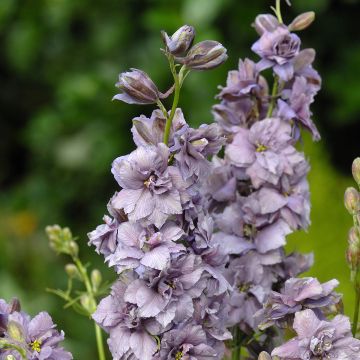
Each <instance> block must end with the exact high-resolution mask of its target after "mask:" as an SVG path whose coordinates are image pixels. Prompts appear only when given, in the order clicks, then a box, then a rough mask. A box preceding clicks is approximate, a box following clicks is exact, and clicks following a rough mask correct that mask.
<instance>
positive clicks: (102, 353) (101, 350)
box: [73, 257, 106, 360]
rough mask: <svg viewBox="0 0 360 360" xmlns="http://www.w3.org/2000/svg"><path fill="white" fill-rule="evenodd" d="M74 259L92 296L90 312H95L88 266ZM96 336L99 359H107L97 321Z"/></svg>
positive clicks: (94, 300)
mask: <svg viewBox="0 0 360 360" xmlns="http://www.w3.org/2000/svg"><path fill="white" fill-rule="evenodd" d="M73 260H74V262H75V264H76V266H77V268H78V270H79V272H80V274H81V277H82V279H83V281H84V284H85V287H86V292H87V293H88V295H89V297H90V301H91V309H90V313H93V312H94V311H95V310H96V299H95V294H94V291H93V287H92V285H91V281H90V279H89V276H88V274H87V271H86V268H85V267H84V265H83V264H82V262H81V261H80V259H79V258H77V257H75V258H74V259H73ZM95 337H96V345H97V349H98V354H99V360H105V359H106V358H105V351H104V342H103V338H102V333H101V328H100V327H99V326H98V325H97V324H96V323H95Z"/></svg>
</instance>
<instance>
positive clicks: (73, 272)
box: [65, 264, 81, 280]
mask: <svg viewBox="0 0 360 360" xmlns="http://www.w3.org/2000/svg"><path fill="white" fill-rule="evenodd" d="M65 271H66V273H67V274H68V276H69V278H71V279H78V280H81V275H80V273H79V270H78V268H77V267H76V265H75V264H67V265H65Z"/></svg>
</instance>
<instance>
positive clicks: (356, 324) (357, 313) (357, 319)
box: [352, 274, 360, 337]
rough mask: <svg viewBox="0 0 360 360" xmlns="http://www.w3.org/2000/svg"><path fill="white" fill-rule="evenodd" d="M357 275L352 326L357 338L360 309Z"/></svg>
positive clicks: (359, 290)
mask: <svg viewBox="0 0 360 360" xmlns="http://www.w3.org/2000/svg"><path fill="white" fill-rule="evenodd" d="M357 275H358V274H356V279H355V311H354V318H353V324H352V333H353V336H354V337H355V336H356V333H357V327H358V323H359V307H360V289H359V285H358V281H357Z"/></svg>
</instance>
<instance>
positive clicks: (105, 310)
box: [89, 26, 231, 360]
mask: <svg viewBox="0 0 360 360" xmlns="http://www.w3.org/2000/svg"><path fill="white" fill-rule="evenodd" d="M193 37H194V30H193V28H192V27H189V26H184V27H182V28H180V29H179V30H178V31H177V32H176V33H175V34H174V35H173V36H171V37H169V36H168V35H167V34H166V33H163V38H164V42H165V45H166V49H165V50H164V51H165V54H166V56H167V57H168V58H169V62H170V67H171V69H172V71H173V75H174V77H175V93H176V92H177V91H178V88H177V86H179V81H180V82H181V81H182V80H183V78H182V76H183V75H182V74H184V72H188V71H190V70H191V69H192V70H205V69H210V68H213V67H214V66H216V65H219V64H220V63H222V62H223V61H224V60H225V59H226V51H225V49H224V48H223V47H222V46H221V45H220V44H219V43H216V42H214V41H204V42H201V43H199V44H196V45H194V46H193V47H191V44H192V41H193ZM175 62H177V63H180V64H184V65H183V67H182V69H181V70H180V71H179V73H176V70H175V67H174V63H175ZM139 76H141V79H140V78H139V80H138V81H135V80H134V83H133V84H132V86H131V88H128V87H127V85H126V81H125V80H124V79H127V78H128V77H129V74H128V73H125V74H121V75H120V79H122V80H121V81H120V83H121V89H122V90H123V93H122V94H121V95H120V97H119V96H117V98H118V99H120V100H123V101H125V102H137V103H148V102H147V101H146V102H145V100H146V99H148V98H149V94H150V93H151V94H152V95H153V99H154V101H153V102H157V103H158V105H159V108H160V109H158V110H154V111H153V113H152V114H151V116H150V117H149V118H148V117H146V116H144V115H142V116H140V117H137V118H135V119H134V120H133V128H132V134H133V139H134V142H135V144H136V146H137V148H136V149H135V150H134V151H133V152H132V153H130V154H129V155H126V156H121V157H118V158H117V159H115V160H114V162H113V164H112V169H111V171H112V174H113V175H114V178H115V180H116V181H117V183H118V184H119V186H120V191H119V192H117V193H116V194H115V195H114V196H113V197H112V199H111V200H110V202H109V205H108V210H109V213H110V215H111V217H110V216H108V215H107V216H105V218H104V220H105V223H104V224H102V225H100V226H99V227H97V229H96V230H94V231H93V232H91V233H90V234H89V239H90V244H93V245H95V246H96V250H97V252H98V253H100V254H102V255H103V256H104V257H105V260H106V261H107V262H108V264H109V266H111V267H114V269H115V270H116V272H117V273H118V274H119V279H118V281H117V282H116V283H115V284H114V285H113V286H112V291H111V294H110V295H109V296H108V297H106V298H105V299H103V300H102V301H101V302H100V304H99V305H98V308H97V311H96V312H95V313H94V315H93V318H94V320H95V321H96V322H97V323H98V324H99V325H100V326H101V327H103V328H104V329H105V330H106V331H107V332H108V333H109V334H110V337H109V340H108V344H109V348H110V350H111V353H112V355H113V358H114V359H126V358H129V357H130V358H136V359H142V360H147V359H153V358H154V359H159V360H160V359H169V358H176V359H178V360H180V359H181V358H183V357H191V358H194V359H195V358H196V359H197V358H199V359H200V358H210V357H211V358H214V359H221V358H222V356H223V353H224V342H223V341H224V340H227V339H230V338H231V334H230V332H229V331H228V330H227V329H226V322H225V320H226V316H227V314H226V311H227V308H224V307H223V306H222V305H223V304H224V303H225V302H226V301H225V298H226V297H227V296H228V290H229V289H230V285H229V283H228V281H227V280H226V279H225V276H224V266H225V258H226V254H223V252H222V249H221V248H220V244H219V243H218V242H217V241H216V239H215V238H214V237H213V236H212V231H213V226H214V224H213V220H212V218H211V217H210V216H209V214H208V213H207V211H206V207H205V206H204V201H203V199H202V197H201V191H200V190H201V188H202V186H203V184H204V183H205V180H206V178H207V174H208V173H209V171H210V169H211V162H210V161H209V160H208V158H209V157H211V156H213V155H215V154H217V153H218V152H219V150H220V149H221V148H222V146H223V145H224V143H225V137H224V136H223V134H222V132H221V129H220V127H219V126H218V125H217V124H211V125H202V126H201V127H200V128H198V129H194V128H191V127H190V126H189V125H188V124H187V122H186V121H185V119H184V116H183V113H182V111H181V109H180V108H176V105H175V106H174V107H173V110H172V111H170V112H167V111H166V110H165V109H164V106H163V105H162V104H161V102H160V101H159V99H160V97H159V96H158V92H157V91H156V90H155V89H156V87H155V86H154V85H153V83H152V81H151V82H150V80H149V79H148V76H147V75H144V73H143V72H141V73H139ZM132 79H135V78H134V77H133V78H132ZM134 89H140V90H141V91H140V92H141V93H142V94H143V95H139V93H137V92H135V91H133V90H134ZM148 90H149V91H148ZM150 90H151V91H150ZM141 96H143V99H144V101H140V98H141ZM129 97H131V98H132V99H133V100H134V101H130V100H129ZM167 127H168V133H167V136H165V134H166V129H167Z"/></svg>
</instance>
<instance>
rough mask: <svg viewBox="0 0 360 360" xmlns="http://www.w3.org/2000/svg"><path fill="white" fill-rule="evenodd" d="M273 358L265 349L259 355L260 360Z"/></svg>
mask: <svg viewBox="0 0 360 360" xmlns="http://www.w3.org/2000/svg"><path fill="white" fill-rule="evenodd" d="M271 359H272V358H271V356H270V355H269V354H268V353H267V352H265V351H262V352H261V353H260V354H259V357H258V360H271Z"/></svg>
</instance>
